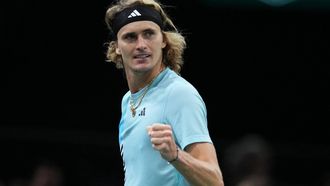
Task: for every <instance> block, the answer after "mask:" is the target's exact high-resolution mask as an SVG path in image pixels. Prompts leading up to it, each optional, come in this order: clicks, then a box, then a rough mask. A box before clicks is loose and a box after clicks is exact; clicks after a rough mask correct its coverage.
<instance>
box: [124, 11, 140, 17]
mask: <svg viewBox="0 0 330 186" xmlns="http://www.w3.org/2000/svg"><path fill="white" fill-rule="evenodd" d="M136 16H141V14H140V12H138V11H137V10H136V9H135V10H134V11H133V12H131V14H130V15H129V16H128V17H127V18H131V17H136Z"/></svg>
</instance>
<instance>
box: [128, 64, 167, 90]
mask: <svg viewBox="0 0 330 186" xmlns="http://www.w3.org/2000/svg"><path fill="white" fill-rule="evenodd" d="M164 69H165V66H163V65H161V66H160V68H157V69H154V70H151V71H149V72H144V73H133V75H131V76H129V75H127V81H128V87H129V89H130V91H131V93H136V92H138V91H139V90H141V89H142V88H144V87H145V86H148V85H149V84H150V83H151V82H152V81H153V80H154V79H155V78H156V77H157V76H158V75H159V74H160V73H161V72H162V71H163V70H164Z"/></svg>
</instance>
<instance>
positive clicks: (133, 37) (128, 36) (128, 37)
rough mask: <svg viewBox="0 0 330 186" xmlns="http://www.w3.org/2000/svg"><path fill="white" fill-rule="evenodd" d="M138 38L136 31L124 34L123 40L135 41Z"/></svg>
mask: <svg viewBox="0 0 330 186" xmlns="http://www.w3.org/2000/svg"><path fill="white" fill-rule="evenodd" d="M136 38H137V36H136V34H135V33H127V34H125V35H124V36H123V40H126V41H128V42H132V41H135V40H136Z"/></svg>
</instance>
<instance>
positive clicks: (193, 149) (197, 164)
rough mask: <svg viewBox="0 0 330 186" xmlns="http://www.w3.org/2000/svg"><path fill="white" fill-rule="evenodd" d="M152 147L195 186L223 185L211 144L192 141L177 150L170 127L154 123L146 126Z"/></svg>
mask: <svg viewBox="0 0 330 186" xmlns="http://www.w3.org/2000/svg"><path fill="white" fill-rule="evenodd" d="M148 134H149V136H150V140H151V143H152V145H153V148H154V149H156V150H158V151H159V152H160V153H161V155H162V157H163V158H164V159H165V160H167V161H171V160H173V159H175V158H176V157H177V156H178V159H177V160H175V161H173V162H172V165H173V166H174V167H175V168H176V169H177V170H178V171H179V172H180V173H181V174H182V175H183V176H184V177H185V178H186V180H187V181H188V182H189V183H190V184H191V185H195V186H199V185H203V186H204V185H208V186H223V185H224V183H223V178H222V174H221V170H220V167H219V164H218V160H217V155H216V151H215V148H214V146H213V144H210V143H194V144H191V145H189V146H188V147H186V149H185V150H184V151H183V150H179V151H177V150H176V149H177V146H176V144H175V141H174V138H173V134H172V128H171V126H169V125H164V124H154V125H152V126H151V127H149V128H148Z"/></svg>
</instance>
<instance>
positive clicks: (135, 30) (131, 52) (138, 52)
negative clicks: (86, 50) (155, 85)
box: [116, 21, 166, 73]
mask: <svg viewBox="0 0 330 186" xmlns="http://www.w3.org/2000/svg"><path fill="white" fill-rule="evenodd" d="M117 38H118V40H117V48H116V53H117V54H118V55H121V57H122V59H123V65H124V67H125V70H126V72H128V73H129V72H146V71H150V70H152V69H155V68H157V67H160V65H161V63H162V55H163V54H162V49H163V48H164V47H165V46H166V43H165V41H164V40H163V35H162V32H161V30H160V27H159V26H158V25H157V24H156V23H154V22H152V21H136V22H132V23H129V24H127V25H125V26H123V27H122V28H121V29H120V30H119V32H118V34H117Z"/></svg>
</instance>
